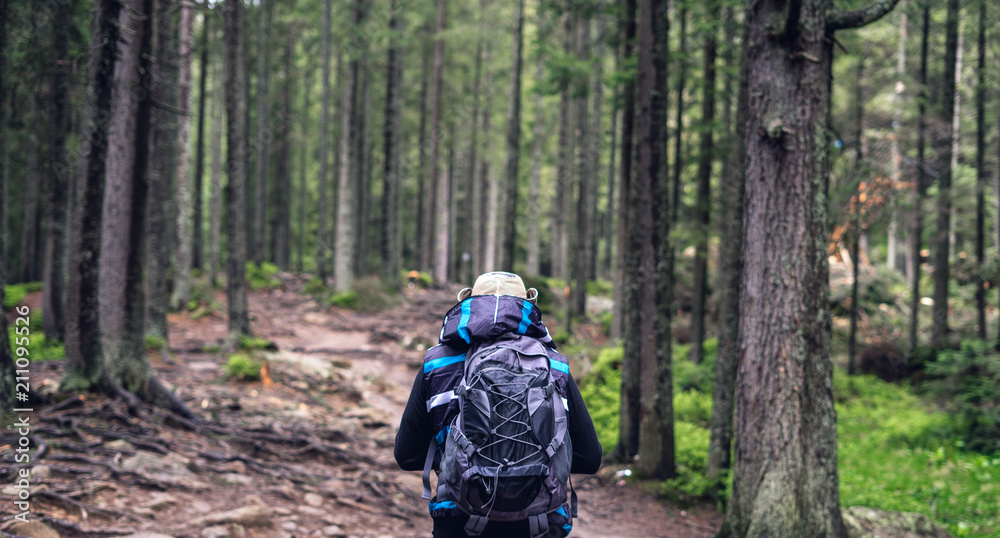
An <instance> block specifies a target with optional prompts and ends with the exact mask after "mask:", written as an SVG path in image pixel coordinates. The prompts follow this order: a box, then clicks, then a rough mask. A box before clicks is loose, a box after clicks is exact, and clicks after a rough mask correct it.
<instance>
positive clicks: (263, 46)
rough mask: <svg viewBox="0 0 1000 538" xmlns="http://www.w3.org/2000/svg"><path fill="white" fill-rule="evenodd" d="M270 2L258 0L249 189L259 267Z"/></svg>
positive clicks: (268, 113) (266, 165)
mask: <svg viewBox="0 0 1000 538" xmlns="http://www.w3.org/2000/svg"><path fill="white" fill-rule="evenodd" d="M273 10H274V7H273V2H272V1H271V0H261V2H260V4H259V5H258V7H257V14H258V20H257V144H256V147H255V148H254V151H255V152H256V153H257V155H256V157H257V168H256V170H255V172H256V174H255V176H256V181H255V182H254V184H253V186H252V191H253V193H254V194H255V195H256V203H254V204H253V209H254V218H253V261H254V263H255V264H257V265H258V266H259V265H260V264H262V263H264V260H265V259H267V252H266V247H265V245H266V244H267V230H265V228H264V225H265V223H266V222H267V199H268V197H267V193H268V186H267V182H268V171H269V162H270V158H271V155H270V151H271V148H270V146H271V137H272V131H271V89H270V87H269V85H270V76H271V69H270V64H271V54H270V51H271V47H270V44H269V43H268V42H269V41H270V39H271V13H272V12H273Z"/></svg>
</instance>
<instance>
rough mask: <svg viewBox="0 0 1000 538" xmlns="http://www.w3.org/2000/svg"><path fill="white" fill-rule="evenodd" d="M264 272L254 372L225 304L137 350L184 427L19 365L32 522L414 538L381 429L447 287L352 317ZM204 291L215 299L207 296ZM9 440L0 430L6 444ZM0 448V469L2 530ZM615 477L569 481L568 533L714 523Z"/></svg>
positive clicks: (410, 480) (416, 528) (76, 532)
mask: <svg viewBox="0 0 1000 538" xmlns="http://www.w3.org/2000/svg"><path fill="white" fill-rule="evenodd" d="M281 277H282V281H283V286H282V287H281V288H280V289H276V290H270V291H268V290H258V291H252V292H251V293H250V298H249V303H250V316H251V323H252V327H253V330H254V332H255V334H257V335H258V336H260V337H263V338H267V339H269V340H270V341H272V342H273V343H274V344H275V345H276V346H277V350H272V351H264V352H259V355H260V356H262V357H266V359H267V371H268V373H269V375H270V380H271V381H272V382H270V383H268V382H267V380H265V381H264V382H261V381H257V382H237V381H233V380H229V379H228V378H227V376H226V375H225V374H224V371H223V365H224V364H225V362H226V357H227V350H226V349H220V346H223V345H224V340H225V337H226V318H225V313H224V312H215V313H213V314H211V315H209V316H206V317H202V318H201V319H197V320H193V319H191V318H190V317H189V314H188V313H187V312H184V313H180V314H171V315H170V316H169V326H170V338H169V347H170V350H171V353H170V357H169V360H167V359H166V358H165V357H164V356H163V355H162V354H161V353H159V352H151V353H150V354H149V358H150V361H151V363H152V365H153V367H154V370H155V374H156V376H157V377H158V379H160V380H161V381H162V382H163V383H164V384H166V385H167V386H168V387H169V388H171V389H174V390H175V391H176V394H177V395H178V396H179V397H180V398H181V399H182V400H183V401H184V402H185V403H186V404H187V405H188V406H189V407H190V408H191V409H192V410H194V411H195V412H196V414H198V415H199V417H200V418H201V421H199V422H198V423H197V424H195V423H194V422H191V421H184V420H180V419H178V418H176V417H175V416H173V415H171V414H168V413H165V412H162V411H158V410H155V409H153V408H150V407H148V406H141V408H140V407H137V406H131V407H129V406H128V405H127V403H126V402H123V401H122V400H113V399H108V398H106V397H103V396H91V395H88V396H86V397H85V398H70V399H66V395H60V394H58V393H57V392H56V387H57V386H58V380H59V378H60V376H61V373H62V365H61V364H60V363H59V362H48V363H34V364H33V366H32V368H33V371H32V383H33V386H34V387H35V388H37V389H39V392H41V393H44V394H49V395H50V397H51V398H52V402H53V403H52V404H50V405H49V406H48V407H47V408H40V409H39V408H36V414H35V416H34V417H33V418H32V420H33V421H34V422H35V437H34V438H33V440H34V441H35V444H36V446H37V445H38V444H41V443H44V444H45V447H44V448H43V449H42V450H40V452H42V457H41V458H35V460H36V461H35V463H36V466H35V468H34V469H33V471H32V475H31V492H32V497H31V500H32V506H31V513H32V516H33V517H35V518H38V519H40V520H42V521H44V522H45V523H46V525H47V526H48V527H50V528H52V529H54V530H55V531H57V532H58V533H59V535H61V536H64V537H69V536H131V535H134V536H145V537H148V538H152V537H159V538H162V537H163V536H173V537H182V536H183V537H222V536H234V537H237V536H240V537H242V536H248V537H282V538H289V537H305V536H345V537H362V536H364V537H410V536H430V529H431V521H430V517H429V516H428V515H427V503H426V501H424V500H422V499H421V498H420V492H421V480H420V473H416V472H413V473H409V472H402V471H400V470H399V469H398V467H397V466H396V463H395V460H394V459H393V456H392V448H393V439H394V436H395V432H396V428H397V426H398V424H399V418H400V415H401V413H402V410H403V407H404V405H405V403H406V399H407V396H408V394H409V389H410V386H411V385H412V383H413V378H414V375H415V374H416V371H417V368H418V367H419V366H420V364H421V357H422V355H423V352H424V350H425V349H426V347H427V346H428V345H431V344H433V343H434V342H436V337H437V334H438V332H439V331H440V323H441V318H442V316H443V315H444V313H445V312H446V311H447V309H448V308H449V307H451V306H452V305H453V304H454V302H455V296H456V293H457V291H458V288H457V287H456V288H455V289H447V290H408V291H407V292H406V293H405V294H404V295H403V296H402V297H400V298H399V300H398V301H397V302H396V305H395V306H394V307H392V308H391V309H389V310H387V311H384V312H378V313H360V312H355V311H350V310H341V309H336V308H333V309H329V308H321V307H320V305H318V304H317V302H316V301H315V300H313V299H312V298H310V297H309V296H307V295H304V294H303V293H301V288H302V286H303V280H301V279H299V278H296V277H293V276H292V275H281ZM216 299H217V300H218V301H219V302H220V303H223V304H224V302H225V296H224V294H223V293H221V292H219V293H217V295H216ZM35 300H37V297H33V296H29V297H28V298H27V299H26V301H27V302H29V303H30V302H31V301H35ZM54 402H61V403H54ZM10 443H11V440H10V439H9V438H4V439H3V440H0V445H5V446H2V452H4V453H7V454H8V455H9V448H10ZM9 459H10V458H4V462H3V463H2V464H0V479H2V482H0V484H2V486H3V497H4V499H5V500H4V502H3V503H2V506H0V516H2V520H3V521H5V522H6V524H8V525H9V524H10V520H11V518H12V517H13V513H12V510H13V505H12V504H11V502H10V500H9V499H10V498H11V496H12V495H14V494H16V490H14V489H12V488H11V486H10V485H11V484H13V483H14V482H15V480H14V475H13V472H14V471H15V469H16V468H15V467H13V466H12V465H10V463H11V462H10V461H7V460H9ZM616 470H617V469H616V468H605V469H602V471H601V472H600V473H599V474H597V475H594V476H576V477H575V479H574V485H575V486H576V488H577V491H578V493H579V499H580V517H579V518H578V519H577V520H576V521H575V522H574V527H573V532H572V533H571V535H570V536H573V537H577V538H611V537H615V538H618V537H649V536H657V537H659V536H664V537H665V536H669V537H680V538H693V537H709V536H713V535H714V534H715V531H716V530H717V529H718V527H719V524H720V522H721V517H720V515H719V514H718V512H717V511H716V510H715V508H714V507H711V506H696V507H687V508H681V507H678V506H675V505H672V504H670V503H668V502H666V501H663V500H661V499H658V498H656V497H655V496H654V495H652V494H649V493H647V492H645V491H644V490H643V489H642V488H641V486H639V485H633V484H629V485H620V481H619V479H618V478H617V477H616V476H615V471H616ZM0 528H5V527H2V526H0ZM6 531H7V532H13V530H12V529H11V528H9V527H6ZM18 532H23V531H18ZM156 533H158V534H156ZM39 536H41V534H39ZM50 536H51V535H50Z"/></svg>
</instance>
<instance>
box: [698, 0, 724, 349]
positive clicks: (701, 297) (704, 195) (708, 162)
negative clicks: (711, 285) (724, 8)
mask: <svg viewBox="0 0 1000 538" xmlns="http://www.w3.org/2000/svg"><path fill="white" fill-rule="evenodd" d="M709 6H714V4H709ZM715 31H716V29H715V27H714V25H713V26H712V27H711V28H710V29H709V30H707V31H706V32H705V35H704V47H703V49H702V50H703V52H702V57H703V63H704V66H703V71H704V80H702V96H701V123H702V125H701V148H700V150H699V155H698V194H697V197H696V199H695V207H694V222H695V227H696V228H695V251H694V301H693V307H692V310H691V350H690V359H691V362H693V363H695V364H699V363H701V360H702V358H703V352H702V342H703V341H704V339H705V310H706V299H707V297H708V236H709V234H710V228H709V216H710V215H711V203H712V190H711V189H712V161H713V160H714V158H715V145H714V141H713V139H712V125H713V124H714V123H715V56H716V41H715ZM727 209H729V208H727Z"/></svg>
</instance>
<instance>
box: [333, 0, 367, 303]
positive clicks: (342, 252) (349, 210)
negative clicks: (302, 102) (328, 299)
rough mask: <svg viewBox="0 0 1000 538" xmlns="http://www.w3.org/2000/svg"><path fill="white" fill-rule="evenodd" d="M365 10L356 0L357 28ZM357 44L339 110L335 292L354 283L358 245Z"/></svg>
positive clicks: (343, 289)
mask: <svg viewBox="0 0 1000 538" xmlns="http://www.w3.org/2000/svg"><path fill="white" fill-rule="evenodd" d="M363 13H364V0H356V3H355V6H354V10H353V14H352V16H351V19H352V24H353V25H354V26H355V27H357V26H358V25H359V24H361V22H362V16H363ZM357 52H358V49H357V47H356V46H355V47H353V54H352V55H351V56H350V57H349V58H348V64H347V80H346V82H345V85H344V101H343V109H342V111H341V114H342V120H343V127H342V131H341V133H340V170H339V172H338V179H337V238H336V243H335V247H334V249H335V250H334V270H333V275H334V281H335V286H336V289H337V291H341V292H342V291H347V290H349V289H351V286H353V285H354V256H355V249H356V248H357V245H356V244H355V240H356V236H355V230H356V228H355V226H356V222H355V211H356V210H357V208H356V207H355V205H356V204H355V196H360V193H359V192H356V190H357V185H356V181H355V178H356V174H357V172H356V170H357V167H358V165H359V162H358V159H359V157H360V155H359V154H358V144H357V140H356V138H355V137H357V136H359V134H360V133H358V132H357V131H356V130H355V128H354V127H355V126H356V125H357V118H358V114H359V112H358V86H359V82H360V81H359V77H360V69H361V66H360V58H358V57H356V56H355V54H356V53H357Z"/></svg>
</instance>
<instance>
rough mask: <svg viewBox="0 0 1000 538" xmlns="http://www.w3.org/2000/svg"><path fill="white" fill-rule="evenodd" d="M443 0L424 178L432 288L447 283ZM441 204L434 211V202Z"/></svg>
mask: <svg viewBox="0 0 1000 538" xmlns="http://www.w3.org/2000/svg"><path fill="white" fill-rule="evenodd" d="M445 5H446V4H445V0H437V23H436V25H435V33H434V75H433V90H432V93H433V98H432V99H433V102H432V103H431V140H430V143H431V151H430V157H429V159H430V163H429V165H428V168H429V171H428V173H427V177H428V178H429V181H431V185H432V186H433V187H432V188H431V199H430V206H429V207H430V215H431V218H432V219H433V223H434V224H433V227H432V228H431V229H430V233H429V234H428V235H429V236H430V237H433V241H432V245H431V246H432V247H433V249H432V250H433V253H434V256H433V263H432V268H433V275H432V276H433V277H434V282H435V283H436V284H444V283H445V282H447V281H448V235H449V232H448V213H449V212H448V205H447V198H446V196H445V193H447V192H448V176H447V175H446V174H441V173H439V171H438V153H439V148H440V145H441V132H442V129H441V97H442V95H443V92H444V85H443V83H444V81H443V79H442V74H443V72H444V36H443V35H442V34H443V33H444V21H445ZM439 197H441V198H442V200H441V202H443V203H441V204H440V207H438V201H439V200H438V198H439Z"/></svg>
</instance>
